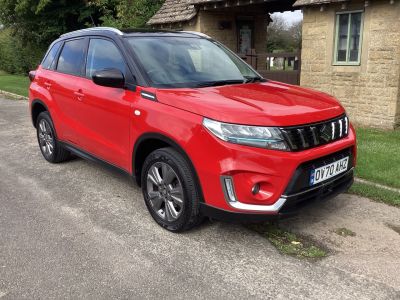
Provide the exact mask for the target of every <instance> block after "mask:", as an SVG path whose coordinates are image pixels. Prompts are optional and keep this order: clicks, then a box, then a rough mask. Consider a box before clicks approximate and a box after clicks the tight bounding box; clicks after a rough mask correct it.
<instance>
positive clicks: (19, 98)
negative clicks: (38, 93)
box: [0, 90, 28, 100]
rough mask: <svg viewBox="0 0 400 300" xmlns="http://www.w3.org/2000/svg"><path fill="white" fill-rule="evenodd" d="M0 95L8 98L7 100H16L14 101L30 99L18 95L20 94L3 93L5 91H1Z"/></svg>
mask: <svg viewBox="0 0 400 300" xmlns="http://www.w3.org/2000/svg"><path fill="white" fill-rule="evenodd" d="M0 95H3V96H5V97H7V98H11V99H14V100H28V97H25V96H21V95H18V94H14V93H10V92H7V91H3V90H0Z"/></svg>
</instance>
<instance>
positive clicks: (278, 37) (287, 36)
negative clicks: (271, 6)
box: [267, 16, 302, 52]
mask: <svg viewBox="0 0 400 300" xmlns="http://www.w3.org/2000/svg"><path fill="white" fill-rule="evenodd" d="M272 20H273V21H272V22H271V23H270V25H269V26H268V29H267V51H268V52H293V51H296V50H299V49H301V30H302V21H299V22H296V23H293V24H292V25H288V24H287V23H286V21H285V19H284V18H283V17H281V16H274V17H273V18H272Z"/></svg>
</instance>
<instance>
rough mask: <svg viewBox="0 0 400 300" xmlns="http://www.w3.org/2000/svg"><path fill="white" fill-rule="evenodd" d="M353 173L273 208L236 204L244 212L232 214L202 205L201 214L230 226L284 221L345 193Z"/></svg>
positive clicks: (289, 197) (282, 199)
mask: <svg viewBox="0 0 400 300" xmlns="http://www.w3.org/2000/svg"><path fill="white" fill-rule="evenodd" d="M353 170H354V168H353V167H351V169H349V170H348V171H347V172H345V173H343V174H340V175H338V176H336V177H335V178H333V179H331V180H328V181H326V182H323V183H321V184H320V185H318V186H315V187H310V188H307V189H304V190H302V191H301V192H297V193H294V194H289V195H282V196H281V197H280V198H279V200H278V201H277V202H275V203H274V204H273V205H251V204H246V203H241V202H239V201H238V202H237V203H238V206H237V208H238V209H241V210H243V211H244V210H246V211H247V212H232V211H228V210H224V209H220V208H216V207H213V206H210V205H207V204H205V203H202V204H201V208H200V209H201V213H202V214H203V215H204V216H207V217H210V218H213V219H217V220H222V221H231V222H262V221H276V220H279V219H282V218H287V217H290V216H293V215H296V214H297V213H298V211H299V210H300V209H301V208H302V207H304V206H306V205H309V204H311V203H314V202H316V201H325V200H328V199H330V198H333V197H336V196H337V195H339V194H341V193H344V192H346V191H347V190H348V189H349V188H350V187H351V185H352V184H353V181H354V172H353ZM267 212H268V213H267Z"/></svg>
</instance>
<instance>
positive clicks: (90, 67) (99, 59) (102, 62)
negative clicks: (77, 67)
mask: <svg viewBox="0 0 400 300" xmlns="http://www.w3.org/2000/svg"><path fill="white" fill-rule="evenodd" d="M107 68H114V69H119V70H120V71H121V72H122V73H124V72H125V62H124V59H123V57H122V55H121V53H120V52H119V50H118V48H117V46H115V44H114V43H113V42H111V41H107V40H103V39H91V40H90V44H89V51H88V58H87V63H86V76H87V77H90V78H91V77H92V75H93V73H94V72H95V71H98V70H103V69H107Z"/></svg>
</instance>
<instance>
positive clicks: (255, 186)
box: [251, 183, 260, 195]
mask: <svg viewBox="0 0 400 300" xmlns="http://www.w3.org/2000/svg"><path fill="white" fill-rule="evenodd" d="M259 191H260V185H259V184H258V183H256V184H255V185H253V187H252V188H251V193H252V194H253V195H256V194H258V192H259Z"/></svg>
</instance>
